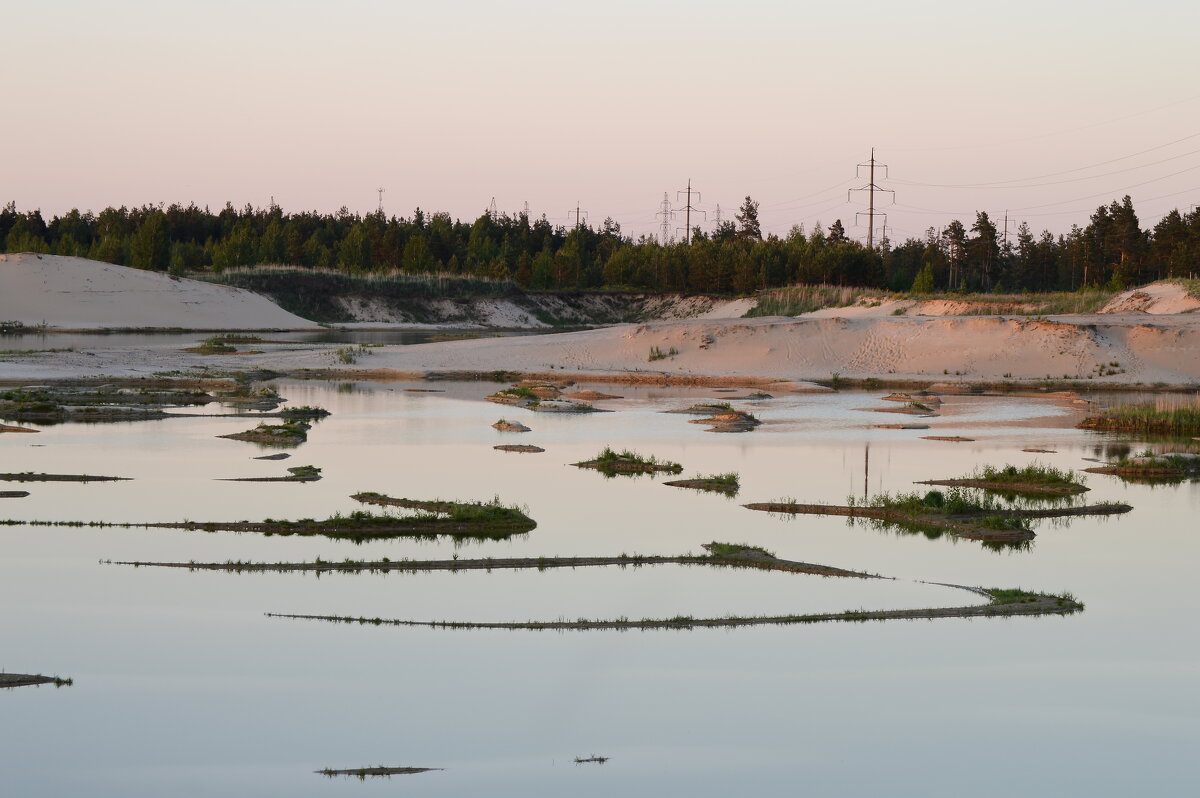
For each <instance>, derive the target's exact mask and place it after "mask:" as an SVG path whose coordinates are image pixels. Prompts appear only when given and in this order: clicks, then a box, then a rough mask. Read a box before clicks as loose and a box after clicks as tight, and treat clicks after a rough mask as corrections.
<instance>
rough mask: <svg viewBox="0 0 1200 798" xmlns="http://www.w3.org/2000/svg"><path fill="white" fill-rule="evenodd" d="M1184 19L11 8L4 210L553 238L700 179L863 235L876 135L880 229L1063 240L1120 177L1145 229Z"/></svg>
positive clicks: (1110, 11)
mask: <svg viewBox="0 0 1200 798" xmlns="http://www.w3.org/2000/svg"><path fill="white" fill-rule="evenodd" d="M1198 9H1200V4H1197V3H1194V2H1177V1H1175V0H1145V1H1144V2H1140V3H1136V4H1130V3H1126V2H1121V3H1117V2H1105V1H1103V0H1100V1H1093V2H1073V1H1072V2H1053V3H1051V2H1044V0H1043V1H1042V2H1027V1H1026V0H1014V1H1012V2H1008V3H1004V4H1000V5H995V4H988V5H984V4H975V3H967V2H963V1H962V0H958V1H957V2H946V1H944V0H908V1H907V2H895V1H894V0H893V1H891V2H879V1H878V0H864V1H863V2H857V3H853V4H833V3H803V2H790V3H787V2H766V1H765V0H757V1H755V0H749V1H747V2H741V3H730V2H721V3H717V2H709V0H692V1H691V2H627V1H626V0H610V2H605V3H594V4H590V5H583V4H578V3H575V4H570V3H565V2H510V3H495V2H476V1H475V0H465V1H463V2H457V3H441V4H434V3H407V2H363V1H362V0H359V1H358V2H355V1H354V0H348V1H347V0H344V1H343V2H337V3H332V2H319V3H318V2H308V1H307V0H293V1H291V2H256V0H242V1H241V2H228V1H227V0H208V1H207V2H202V3H192V4H186V5H184V4H176V3H164V2H148V1H146V0H118V1H117V2H105V3H97V2H84V1H82V0H76V1H72V0H44V1H43V2H39V3H23V4H20V5H14V6H12V7H10V8H8V9H6V11H5V28H6V31H5V32H6V36H5V41H4V46H3V49H0V70H2V72H0V75H2V77H3V81H2V85H3V88H4V92H3V98H4V99H3V105H4V108H5V113H4V121H3V122H2V123H0V130H3V137H2V139H0V140H2V141H3V143H4V157H3V158H2V159H0V203H2V202H7V201H8V200H14V201H15V202H16V203H17V205H18V207H20V208H22V209H29V208H36V207H40V208H42V210H43V212H44V213H46V214H51V213H60V212H62V211H65V210H67V209H69V208H71V207H80V208H84V209H87V208H91V209H95V210H99V209H100V208H102V207H104V206H106V205H121V204H125V205H140V204H143V203H158V202H164V203H168V204H169V203H172V202H184V203H186V202H189V201H194V202H196V203H198V204H201V205H205V204H207V205H210V206H212V207H214V208H215V207H219V206H222V205H223V204H224V203H225V202H226V201H227V200H228V201H230V202H232V203H233V204H234V205H236V206H242V205H244V204H246V203H251V204H254V205H264V206H265V205H266V204H267V203H268V202H269V201H270V198H271V197H272V196H273V197H274V198H275V200H276V202H278V203H279V204H280V205H282V206H283V207H284V208H285V209H287V210H303V209H317V210H322V211H328V210H336V209H337V208H338V207H340V206H342V205H346V206H348V207H350V208H351V209H352V210H355V211H360V212H366V211H370V210H373V209H374V207H375V205H376V198H377V195H376V193H375V188H376V187H377V186H384V187H386V188H387V191H386V193H385V194H384V205H385V208H386V210H387V211H388V212H389V213H398V214H404V215H408V214H410V213H411V212H412V209H413V208H414V207H415V206H417V205H420V206H421V207H422V208H424V209H427V210H447V211H449V212H450V213H451V214H452V215H454V216H456V217H463V218H474V217H475V216H476V215H478V214H479V213H480V212H482V211H483V210H484V209H485V208H486V207H487V205H488V202H489V201H490V200H491V198H492V197H493V196H494V197H495V198H496V203H497V205H498V207H499V209H500V210H501V211H509V212H516V211H518V210H520V208H521V207H522V203H524V202H526V201H528V202H529V205H530V208H531V210H532V212H533V214H534V215H540V214H542V213H545V214H546V215H547V216H548V217H549V218H550V219H551V220H552V221H554V222H556V223H564V224H565V223H566V222H567V218H566V214H567V212H568V210H569V209H573V208H574V207H575V203H576V201H579V202H580V203H581V204H582V207H583V208H584V209H585V210H586V211H587V212H588V216H589V218H590V220H591V222H592V223H593V224H598V223H599V222H600V221H601V220H602V219H603V218H604V217H605V216H609V215H611V216H613V217H614V218H615V219H616V220H617V221H619V222H620V223H621V224H622V226H623V228H624V230H625V231H626V232H629V233H634V234H638V233H656V232H657V230H658V224H657V222H656V220H655V217H654V213H655V211H656V210H658V204H659V203H660V202H661V200H662V196H663V192H664V191H666V192H669V196H670V198H671V200H672V201H675V199H676V194H675V191H676V190H677V189H682V188H683V187H684V186H685V185H686V182H687V180H688V178H689V177H690V178H691V179H692V182H693V185H694V187H695V188H697V189H698V190H699V191H700V192H701V194H702V202H700V203H698V204H699V206H700V207H702V208H705V209H707V210H708V211H709V212H710V220H711V212H712V211H713V210H714V209H715V207H716V205H717V204H718V203H719V204H720V206H721V209H722V212H723V213H724V214H725V215H731V214H732V213H733V211H734V210H735V209H736V207H737V205H738V204H739V203H740V201H741V199H742V198H743V197H744V196H745V195H747V194H750V195H752V196H753V197H754V198H755V199H756V200H758V201H760V202H761V204H762V210H761V214H760V215H761V218H762V220H763V223H764V227H765V228H766V229H767V230H768V231H772V232H777V233H780V234H783V233H786V231H787V230H788V228H789V227H790V226H791V225H792V224H795V223H803V224H806V225H807V226H810V227H811V225H812V224H813V222H814V221H815V220H816V219H818V218H819V219H820V220H821V221H822V222H823V223H824V224H825V225H828V224H830V223H831V222H832V221H833V220H834V219H835V218H839V217H840V218H841V219H843V221H845V222H846V223H847V226H848V228H849V229H850V232H851V233H853V234H856V235H859V236H860V237H865V234H866V231H865V221H864V226H863V227H859V228H854V227H850V225H851V223H852V222H853V220H854V215H855V211H856V210H861V209H864V208H865V207H866V202H865V195H856V197H855V198H854V200H853V201H852V202H851V203H849V204H847V202H846V189H847V188H850V187H853V186H857V185H862V184H864V183H865V180H863V179H859V180H857V181H856V180H854V173H855V164H857V163H858V162H860V161H864V160H866V158H867V157H868V154H869V150H870V148H871V147H872V146H875V147H876V150H877V156H878V157H879V159H880V160H881V161H882V162H886V163H887V164H889V165H890V167H891V171H890V175H891V178H892V179H891V180H890V181H889V180H883V179H879V180H878V181H877V182H879V183H880V184H881V185H884V186H885V187H888V188H893V189H895V190H896V192H897V205H895V206H892V207H887V208H884V210H886V211H888V213H889V223H890V225H891V226H892V229H893V230H894V231H895V234H894V236H893V237H894V238H904V237H907V236H909V235H920V234H921V232H922V231H923V230H924V229H925V228H926V227H928V226H930V225H934V226H941V225H944V224H945V223H946V222H948V221H949V220H950V219H951V218H954V217H955V216H957V217H958V218H961V219H963V220H964V221H965V222H968V226H969V222H970V221H972V220H973V212H974V210H975V209H982V210H987V211H988V212H989V213H991V214H992V215H993V216H994V217H1002V216H1003V214H1004V211H1005V209H1006V208H1008V209H1011V210H1010V217H1011V218H1013V219H1014V220H1015V221H1019V220H1026V221H1028V222H1029V223H1030V225H1031V226H1032V227H1033V228H1034V229H1035V231H1038V230H1041V229H1042V228H1049V229H1051V230H1053V231H1055V232H1059V231H1065V230H1066V229H1068V228H1069V226H1070V225H1071V224H1072V223H1080V224H1083V223H1086V220H1087V218H1088V216H1089V215H1090V213H1091V212H1092V211H1093V210H1094V209H1095V207H1096V206H1097V205H1098V204H1101V203H1107V202H1109V201H1110V200H1112V199H1114V198H1118V197H1120V196H1121V195H1123V194H1125V193H1129V194H1131V195H1132V196H1133V199H1134V203H1135V205H1136V207H1137V209H1138V211H1139V213H1140V215H1141V217H1142V220H1143V225H1144V226H1150V225H1152V224H1153V222H1154V221H1155V220H1156V218H1157V217H1158V216H1159V215H1161V214H1162V213H1164V212H1166V211H1167V210H1169V209H1170V208H1173V207H1177V206H1178V207H1181V208H1183V209H1185V210H1186V209H1188V208H1190V207H1191V206H1193V205H1194V204H1196V203H1200V86H1198V85H1197V82H1196V78H1195V75H1196V57H1195V41H1194V39H1195V35H1196V31H1197V30H1198V29H1200V25H1198V24H1197V23H1200V10H1198ZM1160 145H1165V146H1160ZM1152 148H1153V149H1152ZM1147 150H1152V151H1149V152H1143V151H1147ZM1136 153H1142V154H1140V155H1135V154H1136ZM1131 155H1132V156H1134V157H1128V158H1126V157H1124V156H1131ZM1114 159H1120V160H1114ZM1106 161H1113V162H1112V163H1108V164H1106V165H1101V166H1094V167H1092V168H1085V169H1080V168H1079V167H1089V166H1091V165H1093V164H1100V163H1101V162H1106ZM1068 170H1073V171H1068ZM1052 173H1064V174H1057V175H1052ZM1042 175H1052V176H1050V177H1040V176H1042ZM1025 178H1037V179H1032V180H1027V179H1025ZM1000 181H1008V182H1007V184H1005V185H991V186H974V187H954V188H951V187H939V186H938V185H915V184H956V185H962V184H979V183H998V182H1000ZM1030 184H1050V185H1030ZM1139 184H1144V185H1139ZM882 202H885V203H886V202H888V200H887V199H886V198H885V199H883V200H882ZM682 224H683V221H682V217H681V218H680V219H679V220H678V221H677V222H676V225H678V226H682ZM1011 229H1015V224H1013V226H1012V228H1011Z"/></svg>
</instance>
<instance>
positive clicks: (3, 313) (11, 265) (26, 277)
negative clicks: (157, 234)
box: [0, 253, 319, 330]
mask: <svg viewBox="0 0 1200 798" xmlns="http://www.w3.org/2000/svg"><path fill="white" fill-rule="evenodd" d="M0 321H17V322H21V323H23V324H27V325H37V324H43V323H44V324H47V325H49V326H50V327H60V328H70V329H97V328H106V327H107V328H159V327H181V328H185V329H192V330H248V329H264V330H266V329H309V328H314V327H318V326H319V325H317V324H315V323H313V322H311V321H309V320H307V319H302V318H300V317H299V316H296V315H294V314H292V313H288V312H287V311H286V310H284V309H283V308H281V307H279V306H278V305H276V304H275V303H273V302H271V301H270V300H269V299H266V298H265V297H262V296H259V295H258V294H255V293H252V292H250V291H244V290H242V289H240V288H230V287H228V286H223V285H213V284H211V283H203V282H199V281H197V280H186V279H181V278H178V277H170V276H168V275H165V274H159V273H157V272H147V271H142V270H140V269H130V268H128V267H126V266H114V265H113V264H111V263H102V262H100V261H94V260H88V259H86V258H72V257H65V256H61V255H33V254H29V253H21V254H18V255H0Z"/></svg>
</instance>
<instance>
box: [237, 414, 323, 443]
mask: <svg viewBox="0 0 1200 798" xmlns="http://www.w3.org/2000/svg"><path fill="white" fill-rule="evenodd" d="M310 429H312V425H311V424H309V423H308V422H306V421H302V420H300V419H292V420H289V421H285V422H284V423H282V424H259V425H258V426H257V427H255V428H254V429H250V430H246V431H245V432H234V433H231V434H229V435H218V436H217V437H218V438H229V439H230V440H235V441H248V442H250V443H258V444H262V445H264V446H284V447H291V446H299V445H300V444H302V443H304V442H305V441H307V440H308V431H309V430H310Z"/></svg>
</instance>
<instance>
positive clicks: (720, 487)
mask: <svg viewBox="0 0 1200 798" xmlns="http://www.w3.org/2000/svg"><path fill="white" fill-rule="evenodd" d="M663 484H664V485H670V486H671V487H674V488H692V489H693V490H706V491H711V492H713V493H724V494H726V495H727V496H734V495H736V494H737V492H738V490H739V489H740V488H741V481H740V478H739V477H738V474H737V472H736V471H730V472H727V473H725V474H702V475H700V476H698V477H693V478H691V479H677V480H673V481H671V482H664V483H663Z"/></svg>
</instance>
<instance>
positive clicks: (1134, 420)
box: [1078, 401, 1200, 436]
mask: <svg viewBox="0 0 1200 798" xmlns="http://www.w3.org/2000/svg"><path fill="white" fill-rule="evenodd" d="M1078 426H1079V427H1080V428H1081V429H1091V430H1098V431H1105V432H1136V433H1142V434H1153V435H1181V436H1182V435H1197V434H1200V401H1193V402H1191V403H1188V404H1174V405H1172V404H1169V403H1166V402H1159V403H1157V404H1154V405H1151V404H1135V405H1118V406H1117V407H1112V408H1109V409H1108V410H1107V411H1105V413H1104V414H1103V415H1098V416H1088V417H1087V418H1085V419H1084V420H1083V421H1080V422H1079V424H1078Z"/></svg>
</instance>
